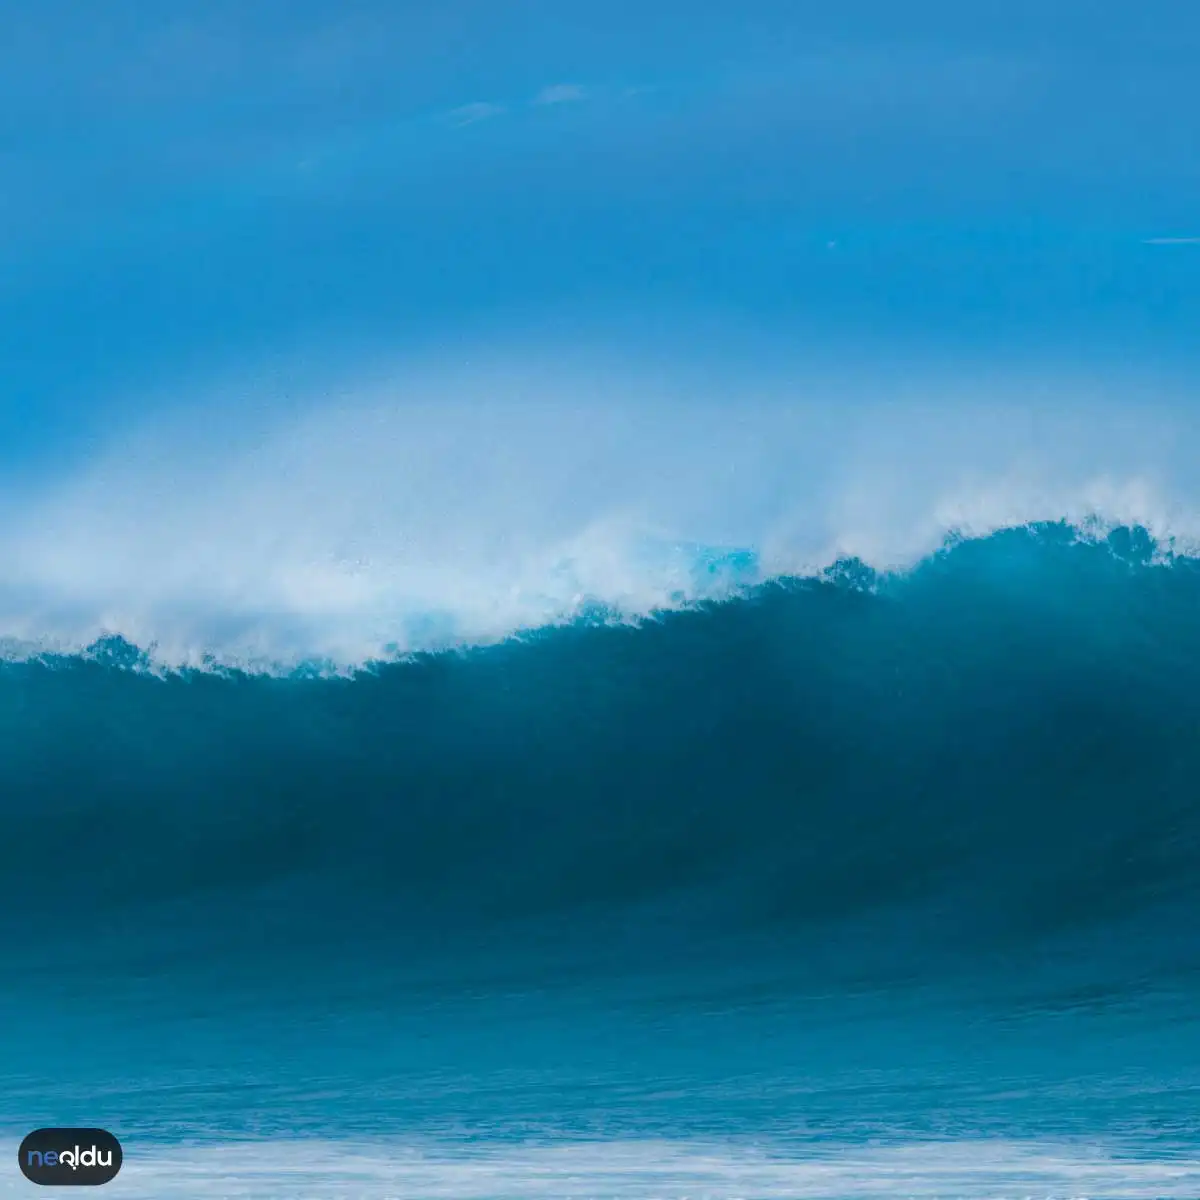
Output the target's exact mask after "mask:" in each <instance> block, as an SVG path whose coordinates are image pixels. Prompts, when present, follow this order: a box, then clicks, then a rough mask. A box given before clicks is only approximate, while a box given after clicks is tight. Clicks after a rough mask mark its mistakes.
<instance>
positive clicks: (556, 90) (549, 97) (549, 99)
mask: <svg viewBox="0 0 1200 1200" xmlns="http://www.w3.org/2000/svg"><path fill="white" fill-rule="evenodd" d="M586 99H587V89H586V88H582V87H580V86H579V84H577V83H556V84H554V85H553V86H552V87H545V88H542V90H541V91H540V92H538V94H537V95H536V96H535V97H534V100H533V102H534V104H578V103H579V102H580V101H581V100H586Z"/></svg>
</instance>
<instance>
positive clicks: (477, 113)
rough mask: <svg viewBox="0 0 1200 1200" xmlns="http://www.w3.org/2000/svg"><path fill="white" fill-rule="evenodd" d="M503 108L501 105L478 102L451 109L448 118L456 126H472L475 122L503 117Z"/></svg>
mask: <svg viewBox="0 0 1200 1200" xmlns="http://www.w3.org/2000/svg"><path fill="white" fill-rule="evenodd" d="M504 112H505V108H504V106H503V105H502V104H490V103H488V102H486V101H480V102H478V103H476V104H464V105H462V106H461V107H460V108H455V109H452V110H451V112H450V118H451V120H453V121H454V123H455V124H456V125H474V124H475V123H476V121H488V120H491V119H492V118H493V117H500V116H503V115H504Z"/></svg>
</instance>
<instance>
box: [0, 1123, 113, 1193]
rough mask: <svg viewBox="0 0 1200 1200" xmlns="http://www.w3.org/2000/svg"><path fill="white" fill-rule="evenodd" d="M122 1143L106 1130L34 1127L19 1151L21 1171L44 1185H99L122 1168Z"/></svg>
mask: <svg viewBox="0 0 1200 1200" xmlns="http://www.w3.org/2000/svg"><path fill="white" fill-rule="evenodd" d="M123 1157H124V1156H123V1154H122V1153H121V1143H120V1142H118V1141H117V1139H116V1138H115V1137H113V1135H112V1134H111V1133H109V1132H108V1131H107V1130H104V1129H35V1130H34V1131H33V1132H32V1133H31V1134H30V1135H29V1136H28V1137H27V1138H26V1139H25V1140H24V1141H23V1142H22V1143H21V1146H20V1149H18V1150H17V1163H18V1165H19V1166H20V1168H21V1174H22V1175H24V1176H25V1178H26V1179H28V1180H29V1181H30V1183H40V1184H42V1185H43V1186H44V1187H99V1186H100V1184H102V1183H108V1181H109V1180H110V1179H112V1178H114V1177H115V1176H116V1173H117V1172H118V1171H119V1170H120V1169H121V1159H122V1158H123Z"/></svg>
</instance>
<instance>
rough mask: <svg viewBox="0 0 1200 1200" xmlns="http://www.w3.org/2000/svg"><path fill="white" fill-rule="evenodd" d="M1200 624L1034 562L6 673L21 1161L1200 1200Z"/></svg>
mask: <svg viewBox="0 0 1200 1200" xmlns="http://www.w3.org/2000/svg"><path fill="white" fill-rule="evenodd" d="M729 561H735V560H729ZM736 561H738V562H740V560H736ZM742 565H743V566H744V564H742ZM1198 611H1200V563H1197V562H1196V561H1194V560H1192V559H1188V558H1179V557H1171V556H1169V555H1163V554H1162V553H1160V551H1159V550H1158V548H1157V547H1156V546H1155V545H1154V544H1153V542H1152V541H1151V539H1150V538H1149V537H1148V536H1147V535H1145V534H1143V533H1141V532H1139V531H1136V530H1118V531H1117V532H1116V533H1114V534H1112V535H1111V536H1110V537H1108V538H1107V539H1105V540H1101V541H1099V542H1096V541H1086V540H1081V539H1080V538H1079V537H1078V536H1077V535H1076V534H1075V532H1074V531H1073V530H1071V529H1069V528H1067V527H1064V526H1057V525H1044V526H1036V527H1029V528H1021V529H1013V530H1008V531H1004V532H1001V533H997V534H993V535H991V536H990V537H987V538H983V539H979V540H975V541H964V542H959V543H956V544H953V545H949V546H947V547H946V548H945V549H944V550H943V551H942V552H940V553H939V554H937V555H935V556H933V557H932V558H930V559H928V560H926V561H925V562H923V563H922V564H921V565H920V566H919V567H917V568H916V569H915V570H913V571H912V572H908V573H905V574H903V575H897V576H877V575H875V574H874V573H873V572H871V571H869V570H867V569H866V568H863V567H861V566H856V565H854V564H846V565H844V566H843V568H842V569H840V570H837V571H834V572H831V573H829V574H828V575H827V576H825V577H822V578H820V579H809V580H784V581H777V582H774V583H767V584H763V585H759V586H757V587H755V588H753V589H750V590H747V591H746V592H745V593H744V594H742V595H739V596H737V597H735V598H733V599H730V600H727V601H724V602H722V603H720V604H711V605H706V606H699V607H696V608H693V609H690V610H687V611H682V612H675V613H670V614H667V615H664V616H662V617H661V618H660V619H658V620H653V621H648V622H643V623H641V624H638V625H628V624H608V623H606V622H605V621H604V620H603V619H602V617H603V614H598V615H597V620H595V621H591V622H581V623H577V624H575V625H571V626H567V627H562V628H556V629H548V630H544V631H541V632H537V633H533V634H530V635H528V636H525V637H522V638H520V639H515V640H511V641H508V642H505V643H503V644H501V645H498V646H493V647H490V648H484V649H479V650H473V651H468V652H462V653H458V652H455V653H446V654H441V655H430V656H425V657H418V658H415V659H412V660H409V661H404V662H396V663H391V664H386V665H379V666H378V667H376V668H374V669H373V670H371V671H367V672H362V673H359V674H357V675H355V676H353V677H350V678H327V677H322V676H320V675H319V674H313V673H309V674H308V675H307V676H305V677H302V676H300V675H297V676H294V677H287V678H279V677H268V676H261V675H253V676H252V675H242V674H238V673H235V672H218V671H215V670H213V671H206V672H192V673H175V674H168V675H165V676H162V675H156V674H154V673H153V672H151V671H148V670H145V669H142V668H141V667H140V666H139V661H140V660H139V656H138V653H137V651H136V649H135V648H132V647H128V646H125V645H123V644H119V643H106V644H104V645H101V646H99V647H97V648H96V649H95V651H94V652H92V653H90V654H87V655H82V656H72V657H66V658H47V657H43V658H40V659H37V660H34V661H26V662H11V663H9V664H7V665H6V666H4V667H3V668H0V813H2V819H3V822H4V825H3V831H2V832H3V836H2V838H0V856H3V857H2V869H0V889H2V891H3V900H4V904H3V907H2V914H3V915H2V917H0V937H2V938H3V942H4V948H5V952H6V961H7V962H8V963H9V964H10V971H9V972H8V976H7V980H6V986H5V988H4V989H3V994H2V996H0V1016H2V1018H3V1028H4V1030H5V1037H4V1041H3V1050H2V1051H0V1055H2V1058H0V1063H2V1072H3V1077H4V1079H3V1082H4V1087H3V1093H2V1094H3V1100H2V1101H0V1116H2V1118H3V1127H4V1130H5V1132H6V1134H7V1135H8V1136H9V1138H10V1140H11V1142H12V1143H13V1145H14V1146H15V1144H16V1142H17V1141H19V1139H20V1137H21V1136H22V1135H23V1134H24V1133H25V1132H28V1130H30V1129H32V1128H35V1127H37V1126H41V1125H66V1124H78V1125H89V1124H94V1125H98V1126H102V1127H105V1128H108V1129H111V1130H112V1131H113V1132H115V1133H117V1134H118V1136H119V1137H120V1138H121V1139H122V1142H123V1144H124V1147H125V1154H126V1166H125V1168H124V1169H123V1171H122V1173H121V1175H120V1176H119V1177H118V1179H117V1180H116V1181H114V1182H113V1183H112V1184H111V1185H109V1188H108V1192H106V1194H107V1195H112V1196H114V1197H117V1196H124V1195H127V1196H150V1195H154V1196H165V1195H181V1196H183V1195H196V1196H200V1195H204V1196H264V1197H265V1196H278V1197H292V1196H312V1197H317V1196H321V1197H327V1196H345V1197H349V1196H396V1197H399V1196H404V1197H413V1196H470V1197H502V1196H503V1197H510V1196H511V1197H518V1196H533V1195H538V1196H556V1197H558V1196H575V1197H601V1196H614V1197H616V1196H622V1197H625V1196H637V1197H659V1196H661V1197H672V1198H675V1197H685V1196H686V1197H691V1198H692V1200H695V1198H697V1197H701V1196H704V1197H713V1198H716V1197H735V1196H741V1197H750V1196H772V1197H774V1196H814V1197H815V1196H820V1197H850V1196H880V1197H882V1196H888V1197H891V1196H923V1197H932V1196H941V1197H958V1196H962V1197H968V1196H970V1197H985V1196H986V1197H1000V1196H1005V1197H1016V1196H1038V1197H1049V1196H1054V1197H1068V1196H1070V1197H1078V1196H1113V1197H1115V1196H1122V1197H1124V1196H1139V1197H1144V1196H1171V1197H1183V1196H1196V1195H1200V1124H1198V1121H1197V1117H1196V1112H1195V1096H1196V1095H1197V1086H1198V1085H1200V1036H1198V1035H1200V1022H1198V1021H1197V1017H1198V1016H1200V978H1198V974H1197V970H1198V968H1200V938H1198V937H1197V923H1196V913H1197V899H1198V895H1200V894H1198V890H1197V889H1198V887H1200V883H1198V878H1200V877H1198V875H1197V866H1198V865H1200V846H1198V841H1197V839H1198V836H1200V810H1198V808H1197V805H1196V780H1197V776H1198V768H1200V741H1198V739H1197V734H1198V732H1200V620H1197V615H1196V614H1197V612H1198ZM13 1176H14V1177H15V1172H13ZM6 1185H7V1186H10V1187H11V1188H12V1189H13V1190H23V1189H25V1188H27V1186H28V1185H26V1184H24V1182H23V1181H21V1180H19V1178H18V1179H15V1182H14V1181H13V1180H7V1181H6Z"/></svg>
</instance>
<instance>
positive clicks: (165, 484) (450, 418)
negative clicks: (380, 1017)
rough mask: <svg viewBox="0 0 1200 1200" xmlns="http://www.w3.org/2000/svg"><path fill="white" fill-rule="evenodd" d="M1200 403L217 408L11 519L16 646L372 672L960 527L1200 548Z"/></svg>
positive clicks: (5, 630)
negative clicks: (109, 638) (1198, 458)
mask: <svg viewBox="0 0 1200 1200" xmlns="http://www.w3.org/2000/svg"><path fill="white" fill-rule="evenodd" d="M1185 399H1186V398H1181V397H1179V396H1164V395H1153V396H1150V397H1147V396H1146V395H1140V394H1137V395H1132V396H1126V395H1125V394H1117V393H1115V392H1113V391H1111V389H1110V392H1109V393H1107V394H1100V393H1096V392H1094V391H1092V390H1090V389H1088V388H1087V387H1085V386H1084V385H1082V384H1079V383H1067V382H1059V383H1056V384H1054V386H1051V385H1050V384H1048V383H1046V382H1045V381H1043V382H1042V385H1041V386H1040V388H1039V389H1038V390H1036V391H1030V390H1029V389H1028V388H1020V387H1017V386H1016V385H1014V384H1011V383H1010V384H1008V385H1006V386H1001V385H1000V384H998V383H988V384H986V385H985V384H983V383H979V382H977V381H963V380H949V381H947V380H944V379H943V380H942V381H940V382H939V381H936V380H934V381H931V382H929V383H928V384H926V385H921V384H919V381H916V382H914V381H906V382H905V383H904V386H903V387H900V386H898V385H897V384H895V383H894V382H893V383H891V384H889V383H886V382H880V381H875V382H874V383H872V382H870V381H866V382H864V381H863V380H862V379H859V380H857V381H855V380H852V379H850V378H849V377H847V378H844V379H838V378H835V377H832V376H828V375H823V376H821V377H819V378H817V377H813V378H810V379H808V380H807V381H806V382H804V383H803V384H801V383H795V384H791V385H783V384H779V383H776V384H773V385H772V386H771V387H770V388H766V387H763V388H761V389H759V390H758V391H754V390H753V389H751V388H749V387H747V388H746V389H745V390H744V391H742V392H739V391H737V390H736V389H734V390H730V389H729V388H728V387H726V388H725V389H724V390H721V391H718V390H717V389H716V388H710V389H707V390H706V389H705V388H703V387H699V386H693V387H691V388H690V389H685V388H682V387H681V386H678V385H677V386H675V387H667V386H666V385H665V384H663V383H661V382H659V383H658V384H656V385H654V386H651V385H649V384H646V383H639V382H637V381H636V380H634V381H631V380H630V379H629V378H628V377H619V376H617V375H614V374H613V373H611V372H610V373H609V374H608V375H602V374H595V373H594V374H592V375H590V376H586V375H584V374H582V373H581V372H579V371H574V372H564V373H562V374H560V375H558V376H547V375H546V374H545V373H544V372H542V373H540V374H531V373H528V372H526V373H522V372H521V371H519V370H516V369H513V368H511V367H509V368H502V367H501V366H499V365H491V366H489V367H488V368H487V369H486V370H484V369H479V370H475V371H474V372H471V371H466V370H464V371H462V372H459V373H458V374H457V375H453V376H452V375H449V374H447V373H446V372H444V371H442V372H437V371H434V372H425V373H423V374H419V373H413V372H409V373H407V374H406V373H404V372H400V373H398V374H397V375H396V376H395V378H394V381H393V382H391V383H389V384H379V383H376V384H374V385H372V387H370V388H366V389H362V390H360V391H358V392H354V391H350V392H348V393H344V394H342V395H340V396H338V397H336V398H333V399H324V400H319V401H313V402H312V403H310V404H308V405H306V406H302V407H301V408H300V409H297V407H296V406H292V407H291V408H290V409H289V415H287V416H283V415H278V413H277V414H276V415H274V416H272V415H270V414H271V411H272V406H271V405H269V404H265V405H262V406H255V407H253V409H252V411H253V412H254V413H255V414H256V415H255V416H254V418H253V419H251V418H249V417H247V416H246V415H244V414H243V415H241V416H236V415H233V414H232V412H231V409H230V407H229V406H228V405H227V404H226V405H222V406H220V407H219V408H216V409H211V410H206V409H204V408H203V407H202V406H201V407H198V408H197V409H196V410H194V411H192V412H191V413H190V414H183V415H179V414H176V415H175V416H174V417H173V418H172V419H171V420H170V421H169V422H168V421H165V420H160V421H158V422H157V423H147V424H145V425H144V426H142V427H140V428H139V429H137V430H132V431H121V432H120V433H119V434H115V435H114V437H113V438H112V440H111V441H110V443H109V444H108V445H106V446H104V447H102V448H101V449H99V450H97V451H96V452H95V453H94V454H93V455H92V456H91V457H89V458H87V459H84V460H80V461H77V462H75V463H74V464H69V465H63V466H62V467H60V468H59V469H58V470H56V471H54V472H47V473H44V474H43V475H41V476H39V477H38V478H36V479H35V480H33V481H29V480H26V482H25V484H24V485H23V487H22V489H21V490H20V491H19V492H18V491H16V490H14V489H10V490H9V491H8V493H7V495H5V496H3V498H2V499H0V504H2V506H3V516H4V521H3V526H2V531H0V563H2V567H0V640H3V642H4V644H5V645H6V646H7V648H8V652H9V654H10V655H19V656H23V655H26V654H29V653H37V652H43V651H47V650H52V651H62V652H76V651H79V650H81V649H82V648H84V647H86V646H88V645H89V644H91V643H93V642H94V641H96V640H97V639H98V638H100V637H102V636H104V635H120V636H122V637H124V638H125V639H127V640H128V641H131V642H133V643H136V644H137V645H139V646H141V647H143V648H146V649H149V650H151V652H152V656H153V658H154V659H155V660H156V661H158V662H159V663H161V664H163V665H168V666H175V665H185V664H197V663H199V662H202V661H205V660H208V659H211V660H214V661H216V662H219V663H226V664H230V665H241V666H251V667H256V668H262V669H272V668H277V667H284V668H286V667H289V666H292V665H295V664H297V663H299V662H302V661H305V660H321V661H325V662H327V663H330V664H334V665H339V666H342V667H352V666H354V665H357V664H361V663H364V662H367V661H370V660H375V659H379V658H388V657H393V656H395V655H397V654H403V653H406V652H409V651H413V650H420V649H425V648H433V647H441V646H446V645H454V644H463V643H486V642H490V641H494V640H496V639H499V638H503V637H505V636H508V635H510V634H512V633H514V632H516V631H520V630H527V629H532V628H536V627H539V626H543V625H546V624H552V623H555V622H559V621H563V620H569V619H571V618H572V617H574V616H576V615H578V614H579V613H580V612H581V611H582V610H585V609H588V608H591V607H595V606H603V607H604V608H606V609H607V610H608V611H610V612H611V613H612V614H614V615H615V616H616V617H629V618H636V617H639V616H642V615H646V614H649V613H652V612H654V611H657V610H662V609H666V608H671V607H675V606H678V605H680V604H685V603H689V602H692V601H695V600H697V599H700V598H704V597H706V596H720V595H723V594H725V593H727V592H728V590H729V589H730V588H731V587H737V586H740V585H741V584H744V583H746V582H752V581H754V580H755V579H760V578H763V577H769V576H774V575H781V574H805V573H810V572H814V571H816V570H819V569H821V568H822V567H824V566H827V565H828V564H830V563H831V562H833V561H835V560H836V559H838V558H841V557H846V556H851V555H853V556H858V557H861V558H863V559H865V560H866V561H868V562H869V563H871V564H872V565H874V566H877V567H883V568H899V567H904V566H905V565H907V564H909V563H912V562H913V561H915V560H917V559H919V558H920V557H922V556H923V555H925V554H928V553H929V552H930V551H932V550H934V549H935V548H936V547H937V546H938V544H939V543H940V542H941V541H942V540H943V539H944V538H945V536H946V534H947V533H948V532H950V531H961V532H963V533H966V534H969V535H981V534H986V533H988V532H990V531H992V530H995V529H997V528H1001V527H1004V526H1008V525H1013V524H1023V523H1027V522H1031V521H1038V520H1056V519H1068V520H1070V521H1072V522H1074V523H1077V524H1080V525H1083V524H1086V523H1087V522H1089V521H1093V520H1097V519H1098V520H1100V521H1101V522H1108V523H1110V524H1138V525H1142V526H1144V527H1146V528H1147V529H1148V530H1149V531H1150V532H1151V533H1152V534H1154V536H1155V537H1156V538H1158V539H1159V540H1160V542H1161V543H1162V544H1163V545H1165V546H1172V547H1174V548H1177V549H1182V550H1185V551H1190V550H1192V549H1194V547H1195V546H1196V545H1197V544H1198V543H1200V481H1198V480H1196V479H1194V478H1193V477H1192V472H1191V464H1190V463H1189V461H1188V457H1189V447H1190V446H1194V445H1197V444H1200V415H1198V414H1197V413H1196V411H1195V409H1194V407H1189V405H1188V404H1187V403H1186V402H1185ZM247 411H251V410H250V409H247ZM263 413H265V414H267V415H261V414H263ZM720 548H725V549H726V550H727V549H729V548H733V549H736V550H742V551H745V552H746V553H745V554H744V555H742V556H741V557H740V558H739V557H738V556H736V555H730V554H727V553H725V552H724V551H723V550H721V549H720Z"/></svg>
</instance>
